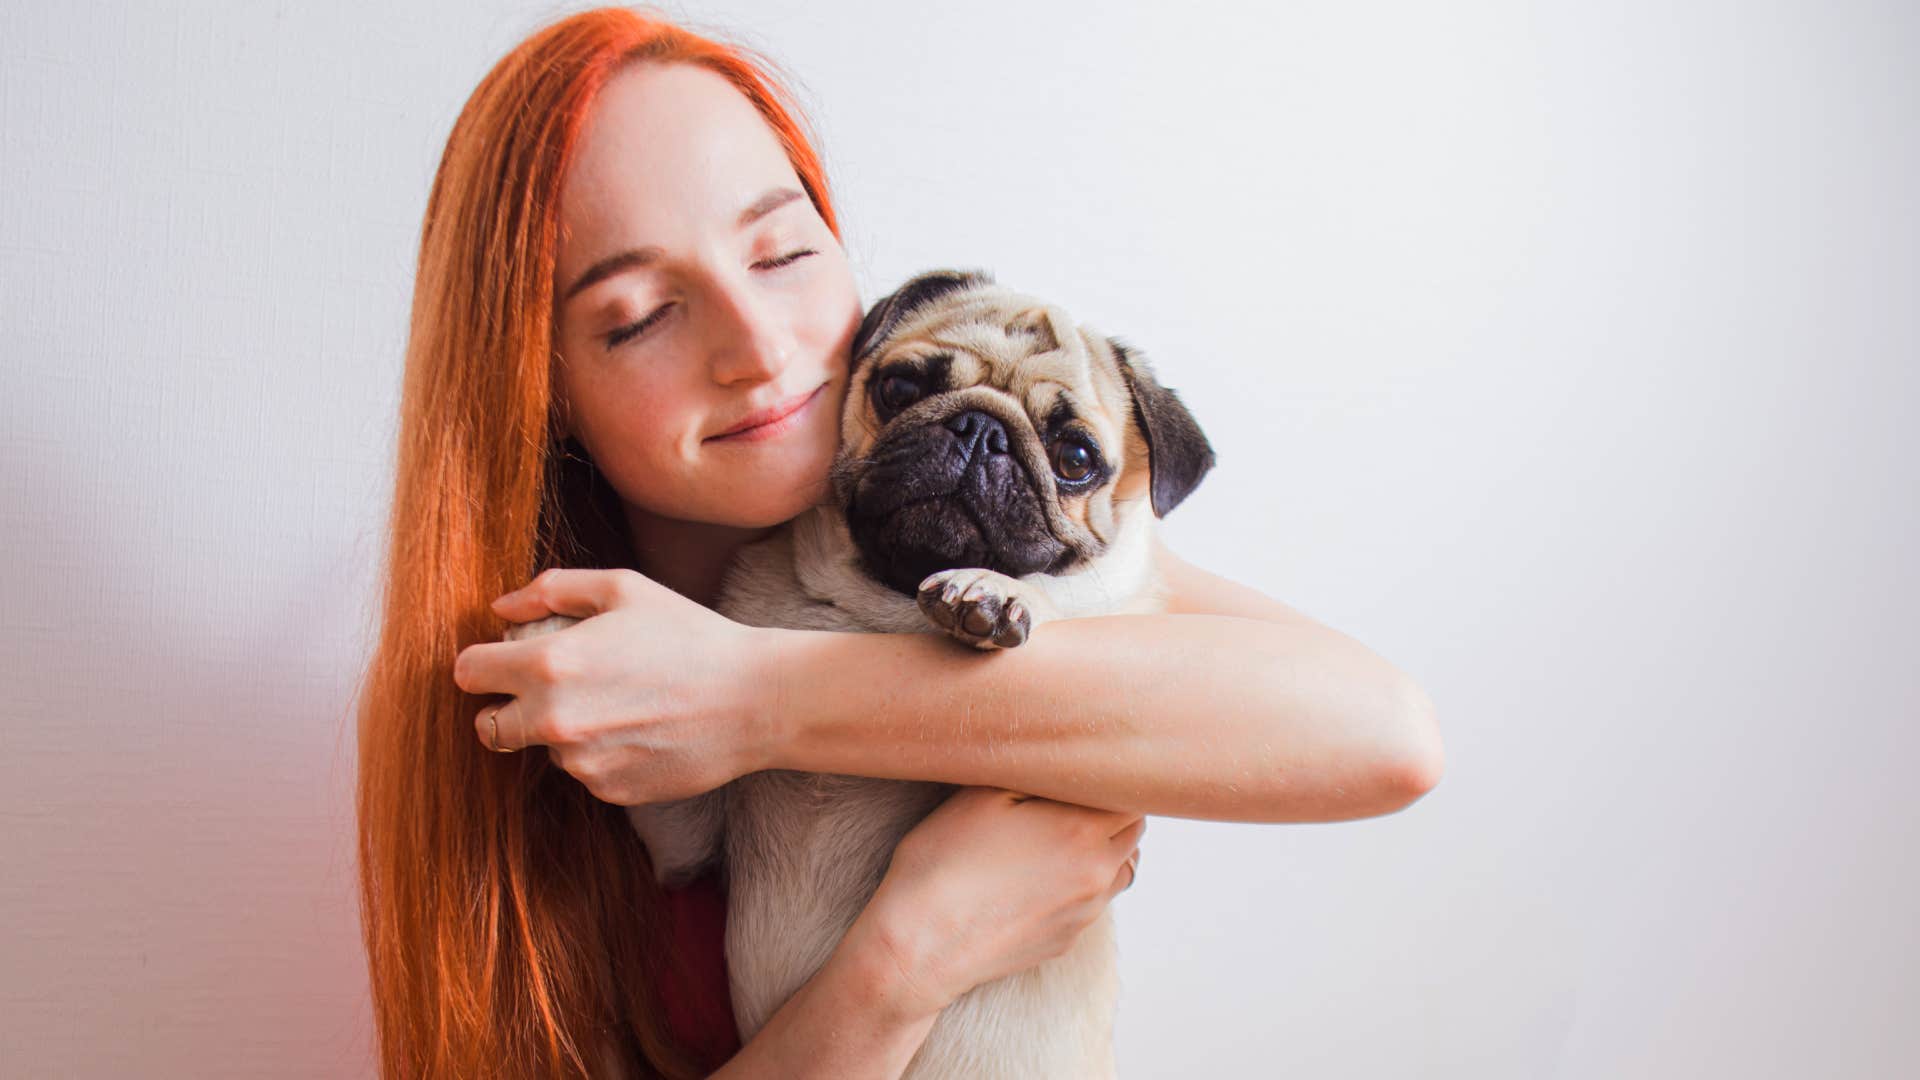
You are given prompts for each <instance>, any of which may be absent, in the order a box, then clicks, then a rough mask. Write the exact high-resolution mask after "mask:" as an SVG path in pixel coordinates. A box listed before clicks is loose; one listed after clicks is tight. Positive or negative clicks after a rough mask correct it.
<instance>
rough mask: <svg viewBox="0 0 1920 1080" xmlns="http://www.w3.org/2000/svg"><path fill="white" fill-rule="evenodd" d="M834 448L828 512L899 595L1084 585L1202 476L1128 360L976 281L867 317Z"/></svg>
mask: <svg viewBox="0 0 1920 1080" xmlns="http://www.w3.org/2000/svg"><path fill="white" fill-rule="evenodd" d="M841 435H842V437H841V445H840V450H839V453H838V455H837V456H836V458H835V461H834V466H833V490H834V496H835V499H836V501H837V503H838V505H839V506H840V508H841V510H842V511H844V513H845V514H846V518H847V524H848V527H849V530H850V532H851V534H852V536H853V539H854V542H855V543H856V544H857V545H858V546H859V549H860V553H861V556H862V558H864V559H865V561H866V564H867V569H868V571H869V572H870V573H871V574H872V575H873V576H874V577H875V578H876V579H877V580H879V581H882V582H884V583H885V584H886V585H888V586H890V587H891V588H894V589H896V590H899V591H900V592H903V593H906V594H908V595H913V594H914V591H915V589H916V588H917V587H918V585H919V583H920V581H921V580H922V579H923V578H925V577H926V576H927V575H929V574H932V573H936V572H938V571H941V570H949V569H955V568H959V567H982V568H985V569H989V570H996V571H999V572H1000V573H1003V574H1006V575H1008V576H1010V577H1023V576H1025V575H1028V574H1034V573H1046V574H1068V573H1074V572H1076V571H1079V570H1084V569H1086V568H1087V567H1088V566H1090V565H1092V564H1093V563H1094V562H1095V561H1097V560H1098V559H1099V557H1100V556H1101V554H1102V553H1104V552H1105V551H1106V550H1107V547H1108V545H1109V544H1110V543H1111V542H1112V540H1113V538H1114V537H1115V536H1116V535H1118V533H1119V531H1120V529H1121V528H1122V526H1123V525H1124V524H1125V523H1126V521H1127V520H1129V518H1130V516H1131V515H1133V514H1138V513H1149V512H1150V513H1153V514H1156V515H1160V516H1165V515H1166V513H1167V512H1168V511H1170V510H1172V509H1173V508H1174V506H1176V505H1178V504H1179V503H1180V501H1181V500H1183V499H1185V498H1186V497H1187V495H1188V494H1189V493H1190V492H1191V491H1192V490H1193V489H1194V487H1195V486H1196V485H1198V484H1199V482H1200V478H1201V477H1202V476H1203V475H1205V474H1206V472H1207V470H1208V469H1209V468H1211V467H1212V465H1213V450H1212V448H1211V447H1210V446H1208V445H1207V440H1206V436H1205V435H1203V434H1202V433H1201V431H1200V427H1199V425H1198V424H1197V423H1195V422H1194V419H1193V416H1192V414H1190V413H1189V412H1188V411H1187V409H1186V407H1185V406H1184V405H1182V404H1181V403H1180V400H1179V398H1178V397H1176V396H1175V395H1174V393H1173V391H1171V390H1168V389H1166V388H1164V387H1162V386H1160V385H1159V383H1158V382H1156V381H1155V379H1154V377H1153V373H1152V371H1151V370H1150V369H1149V367H1148V365H1147V363H1146V362H1145V360H1144V358H1142V357H1141V356H1140V355H1139V354H1138V353H1137V352H1135V351H1134V350H1131V349H1129V348H1128V347H1127V346H1125V345H1123V344H1121V343H1120V342H1118V341H1116V340H1114V339H1112V338H1108V337H1104V336H1102V335H1100V334H1098V333H1095V332H1093V331H1092V330H1089V329H1085V328H1082V327H1079V326H1076V325H1074V324H1073V322H1072V321H1071V320H1070V319H1069V318H1068V317H1067V315H1066V313H1065V312H1064V311H1062V310H1060V309H1059V308H1058V307H1056V306H1053V305H1050V304H1046V303H1043V302H1041V301H1038V300H1035V299H1033V298H1031V297H1027V296H1022V295H1020V294H1018V293H1015V292H1012V291H1011V290H1008V289H1006V288H1004V287H1002V286H1000V285H998V284H996V283H995V282H994V281H993V279H992V278H991V277H989V276H987V275H986V274H984V273H978V272H958V271H936V272H933V273H928V274H922V275H920V276H919V277H916V278H914V279H913V280H911V281H909V282H907V283H906V284H905V285H903V286H901V287H900V288H899V289H898V290H896V291H895V292H894V293H893V294H891V295H890V296H887V297H886V298H884V299H882V300H881V301H880V302H879V303H877V304H875V305H874V306H873V309H872V310H871V311H869V312H868V313H867V316H866V319H865V321H864V322H863V323H862V324H861V326H860V329H859V331H858V333H857V334H856V335H855V338H854V344H853V369H852V377H851V381H850V382H849V385H848V390H847V401H846V409H845V412H844V414H843V416H842V432H841Z"/></svg>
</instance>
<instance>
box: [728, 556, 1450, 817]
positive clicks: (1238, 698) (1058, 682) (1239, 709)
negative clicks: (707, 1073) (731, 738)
mask: <svg viewBox="0 0 1920 1080" xmlns="http://www.w3.org/2000/svg"><path fill="white" fill-rule="evenodd" d="M1157 556H1158V558H1159V561H1160V566H1161V569H1162V572H1163V574H1164V575H1165V578H1166V581H1167V585H1168V588H1169V591H1170V593H1171V596H1170V603H1169V611H1168V612H1167V613H1166V614H1156V615H1115V616H1103V617H1095V618H1080V619H1066V620H1061V621H1058V622H1052V623H1047V624H1045V625H1043V626H1041V627H1038V628H1036V630H1035V631H1034V633H1033V635H1032V637H1031V638H1029V639H1028V641H1027V642H1026V643H1025V644H1023V645H1021V646H1019V647H1018V648H1014V649H1009V650H1005V651H1003V652H994V653H980V652H976V651H974V650H972V649H967V648H961V647H958V646H956V645H955V643H953V642H952V641H949V640H947V639H946V638H944V637H942V636H939V635H934V634H855V633H834V632H825V631H804V630H771V631H767V632H766V633H768V634H769V635H770V640H771V642H772V647H771V648H770V650H769V653H768V659H769V663H770V664H771V666H772V673H771V677H770V678H769V679H768V680H767V681H766V683H765V685H766V686H767V691H766V695H765V698H764V702H763V703H764V705H765V707H766V708H767V709H768V713H767V715H768V717H769V718H770V719H769V720H768V721H767V723H768V724H769V726H770V730H772V731H774V732H775V733H776V734H775V736H774V742H773V744H772V746H771V747H770V748H769V750H768V754H769V755H770V761H769V764H768V765H767V766H766V767H771V768H787V769H801V770H806V771H810V772H828V773H844V774H850V775H856V776H875V777H887V778H895V779H920V780H940V781H947V782H950V783H957V784H990V785H995V786H999V787H1004V788H1011V789H1014V790H1018V791H1026V792H1031V793H1033V794H1036V795H1043V796H1046V797H1048V798H1051V799H1056V800H1060V801H1062V802H1071V803H1079V804H1081V805H1085V806H1096V807H1102V808H1105V809H1110V810H1128V811H1132V812H1136V813H1145V814H1157V815H1161V816H1166V817H1187V818H1204V819H1209V820H1220V821H1263V822H1280V821H1337V820H1343V819H1347V818H1359V817H1370V816H1373V815H1376V814H1385V813H1390V812H1392V811H1395V810H1399V809H1401V808H1402V807H1405V806H1406V805H1408V804H1409V803H1411V802H1413V801H1414V800H1415V799H1417V798H1419V797H1420V796H1421V795H1423V794H1425V793H1426V792H1427V791H1428V790H1429V789H1431V788H1432V787H1433V785H1434V784H1435V783H1437V782H1438V780H1439V775H1440V771H1441V768H1442V762H1443V756H1442V750H1441V745H1440V738H1439V734H1438V729H1437V727H1436V725H1435V722H1434V713H1433V705H1432V703H1431V702H1430V701H1429V700H1428V698H1427V696H1426V694H1425V693H1424V692H1423V691H1422V690H1421V689H1420V687H1419V686H1418V685H1417V684H1415V683H1414V682H1413V680H1411V679H1410V678H1408V677H1407V676H1406V675H1404V674H1402V673H1401V672H1400V671H1399V670H1397V669H1396V668H1394V667H1393V666H1392V665H1390V664H1388V663H1387V662H1386V661H1385V660H1383V659H1381V658H1380V657H1379V656H1377V655H1375V654H1374V653H1373V652H1371V651H1369V650H1368V649H1367V648H1366V647H1365V646H1363V645H1361V644H1360V643H1359V642H1357V641H1355V640H1353V639H1352V638H1350V637H1347V636H1346V635H1344V634H1341V633H1339V632H1338V631H1335V630H1333V629H1331V628H1329V627H1327V626H1324V625H1322V624H1320V623H1318V622H1315V621H1314V620H1312V619H1310V618H1308V617H1306V616H1305V615H1302V614H1300V613H1299V612H1297V611H1295V610H1293V609H1292V608H1289V607H1287V606H1286V605H1285V604H1282V603H1280V602H1278V601H1276V600H1273V599H1270V598H1268V597H1266V596H1264V595H1262V594H1260V593H1259V592H1257V591H1255V590H1253V589H1250V588H1247V587H1246V586H1243V585H1239V584H1237V583H1235V582H1232V581H1229V580H1227V579H1225V578H1221V577H1218V576H1215V575H1213V574H1209V573H1207V572H1206V571H1204V570H1201V569H1199V568H1198V567H1195V566H1193V565H1192V564H1190V563H1187V562H1185V561H1184V560H1182V559H1180V558H1179V557H1177V556H1175V555H1174V554H1173V553H1172V552H1170V551H1168V550H1167V549H1166V548H1165V546H1164V545H1160V546H1159V547H1158V551H1157Z"/></svg>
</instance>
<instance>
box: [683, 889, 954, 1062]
mask: <svg viewBox="0 0 1920 1080" xmlns="http://www.w3.org/2000/svg"><path fill="white" fill-rule="evenodd" d="M866 926H867V923H866V922H865V921H864V920H862V921H859V922H856V923H855V924H854V927H853V929H852V930H849V931H848V932H847V936H846V937H844V938H842V939H841V941H840V945H839V947H838V948H837V949H835V950H834V954H833V956H832V957H831V958H829V959H828V961H827V963H826V964H825V966H823V967H822V968H821V969H820V970H819V971H818V972H815V973H814V976H813V978H811V979H809V980H807V982H806V983H805V984H803V985H802V986H801V987H800V989H799V990H797V991H795V992H794V995H793V996H792V997H790V998H788V999H787V1001H786V1004H784V1005H782V1006H780V1008H779V1010H778V1011H777V1012H775V1013H774V1014H773V1016H772V1018H771V1019H769V1020H768V1021H767V1023H766V1026H764V1027H762V1028H761V1029H760V1030H759V1031H757V1032H755V1033H754V1036H753V1038H752V1039H749V1040H748V1041H747V1043H746V1044H745V1045H744V1046H742V1047H741V1048H740V1052H739V1053H737V1054H735V1055H734V1056H733V1057H732V1058H730V1059H728V1061H727V1063H726V1064H725V1065H724V1066H722V1067H721V1068H720V1070H719V1071H718V1072H716V1073H714V1074H713V1075H714V1077H715V1078H716V1080H762V1078H764V1080H774V1078H779V1080H789V1078H811V1077H819V1078H821V1080H828V1078H832V1080H841V1078H845V1080H882V1078H884V1080H897V1078H898V1077H899V1075H900V1074H901V1073H902V1072H904V1071H905V1070H906V1067H907V1063H908V1062H910V1061H912V1060H913V1055H914V1054H915V1053H917V1052H918V1051H919V1049H920V1044H921V1043H923V1042H925V1041H926V1038H927V1032H928V1031H929V1030H931V1029H932V1027H933V1022H934V1019H935V1018H936V1017H938V1016H939V1015H940V1014H939V1012H938V1011H937V1010H936V1011H933V1012H928V1011H927V1010H926V1009H925V1008H923V1007H921V1006H919V1005H917V1004H911V1002H915V1001H917V999H916V998H914V997H912V996H911V994H909V993H907V992H904V991H906V990H907V989H909V988H907V987H905V986H904V985H903V983H902V979H903V978H904V976H903V975H902V973H901V972H900V971H899V969H898V967H897V966H896V965H894V963H893V961H892V960H891V959H890V955H891V954H890V953H888V951H887V950H886V949H885V948H884V947H883V946H881V945H880V944H879V943H878V942H877V941H875V940H874V939H873V938H872V937H871V935H869V934H868V933H866V931H865V928H866Z"/></svg>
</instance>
